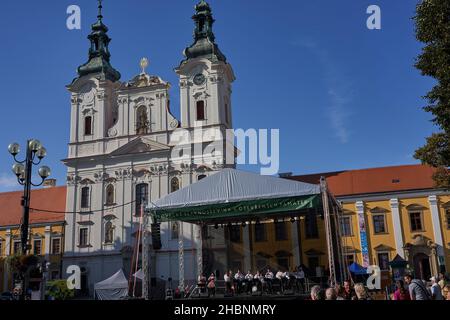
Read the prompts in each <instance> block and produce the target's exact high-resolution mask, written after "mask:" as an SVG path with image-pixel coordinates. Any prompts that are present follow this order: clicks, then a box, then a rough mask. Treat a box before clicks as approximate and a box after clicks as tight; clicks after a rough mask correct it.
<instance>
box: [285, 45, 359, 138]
mask: <svg viewBox="0 0 450 320" xmlns="http://www.w3.org/2000/svg"><path fill="white" fill-rule="evenodd" d="M290 44H291V45H292V46H296V47H303V48H306V49H308V50H310V51H311V52H312V53H313V54H314V55H316V56H317V58H318V60H319V61H320V63H321V65H322V68H323V73H324V79H325V81H326V83H327V85H328V87H329V89H328V92H327V94H328V97H329V101H330V104H329V106H328V107H327V108H326V112H327V117H328V119H329V121H330V125H331V128H332V129H333V131H334V134H335V136H336V138H337V139H338V140H339V142H340V143H342V144H345V143H347V142H348V141H349V138H350V132H349V130H348V128H347V123H348V118H349V117H350V116H351V112H350V110H349V109H348V107H347V105H348V104H349V103H350V102H351V101H352V93H351V81H349V79H347V78H346V77H345V75H343V74H342V72H339V70H338V69H337V67H336V63H335V62H334V61H333V59H332V58H331V57H330V55H329V54H328V52H327V51H326V50H324V49H322V48H320V46H319V45H318V44H317V43H316V42H314V41H311V40H308V39H303V40H294V41H291V43H290Z"/></svg>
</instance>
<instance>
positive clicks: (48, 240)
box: [44, 226, 52, 261]
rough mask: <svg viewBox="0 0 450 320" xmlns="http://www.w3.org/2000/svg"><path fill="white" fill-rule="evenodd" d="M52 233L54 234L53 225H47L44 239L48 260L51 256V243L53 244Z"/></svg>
mask: <svg viewBox="0 0 450 320" xmlns="http://www.w3.org/2000/svg"><path fill="white" fill-rule="evenodd" d="M51 235H52V227H51V226H46V227H45V236H44V241H45V245H44V254H45V259H46V260H47V261H48V259H49V256H50V250H51V249H50V245H51Z"/></svg>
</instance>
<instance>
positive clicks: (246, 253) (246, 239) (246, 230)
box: [242, 225, 252, 270]
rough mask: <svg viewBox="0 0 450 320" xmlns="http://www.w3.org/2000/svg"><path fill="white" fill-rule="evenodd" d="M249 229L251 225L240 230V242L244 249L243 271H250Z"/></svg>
mask: <svg viewBox="0 0 450 320" xmlns="http://www.w3.org/2000/svg"><path fill="white" fill-rule="evenodd" d="M250 227H251V225H248V226H246V227H245V228H243V229H242V240H243V241H242V242H243V247H244V250H243V252H244V268H243V269H244V270H250V269H251V264H252V261H251V254H250V241H251V239H250V232H249V230H250Z"/></svg>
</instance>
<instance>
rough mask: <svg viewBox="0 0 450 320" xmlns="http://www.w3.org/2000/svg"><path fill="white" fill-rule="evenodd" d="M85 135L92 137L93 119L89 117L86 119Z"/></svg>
mask: <svg viewBox="0 0 450 320" xmlns="http://www.w3.org/2000/svg"><path fill="white" fill-rule="evenodd" d="M84 135H85V136H90V135H92V117H91V116H87V117H85V118H84Z"/></svg>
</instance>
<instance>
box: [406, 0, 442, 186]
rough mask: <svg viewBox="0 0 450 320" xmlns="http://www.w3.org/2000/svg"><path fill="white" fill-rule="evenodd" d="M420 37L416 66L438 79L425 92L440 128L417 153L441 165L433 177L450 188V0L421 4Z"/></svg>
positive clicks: (424, 160)
mask: <svg viewBox="0 0 450 320" xmlns="http://www.w3.org/2000/svg"><path fill="white" fill-rule="evenodd" d="M414 20H415V25H416V37H417V40H419V41H420V42H423V43H424V44H425V46H424V48H423V49H422V53H421V54H420V55H419V56H418V58H417V61H416V64H415V66H416V68H417V69H419V70H420V71H421V73H422V75H424V76H429V77H432V78H434V79H436V80H437V84H436V86H435V87H434V88H433V89H432V90H431V91H430V92H428V94H426V95H425V97H424V98H425V99H426V100H427V102H428V105H427V106H425V107H424V110H425V111H426V112H430V113H431V114H432V115H433V122H434V124H436V125H437V126H438V127H439V128H440V130H441V131H440V132H439V133H437V134H433V135H432V136H431V137H429V138H427V143H426V145H425V146H423V147H422V148H419V149H418V150H417V151H416V153H415V155H414V157H415V158H416V159H419V160H421V161H422V163H425V164H428V165H431V166H433V167H436V168H438V170H437V172H436V173H435V174H434V176H433V179H434V181H435V182H436V186H437V187H441V188H447V189H449V188H450V173H449V170H448V168H449V167H450V143H449V137H450V1H448V0H423V1H422V2H421V3H419V4H418V5H417V15H416V16H415V17H414Z"/></svg>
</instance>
